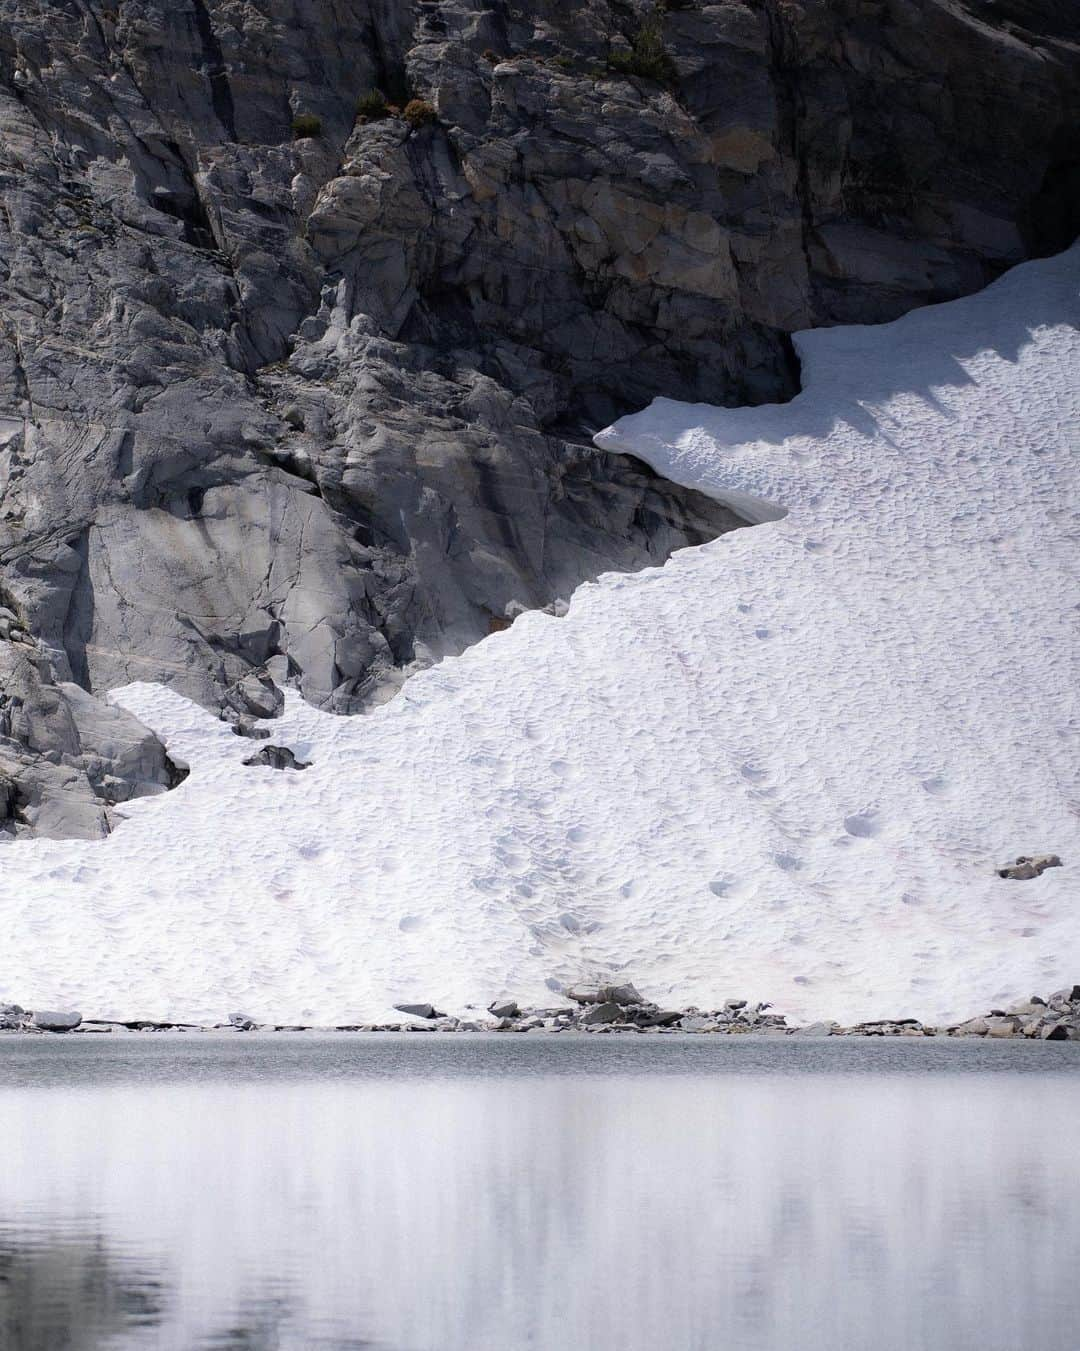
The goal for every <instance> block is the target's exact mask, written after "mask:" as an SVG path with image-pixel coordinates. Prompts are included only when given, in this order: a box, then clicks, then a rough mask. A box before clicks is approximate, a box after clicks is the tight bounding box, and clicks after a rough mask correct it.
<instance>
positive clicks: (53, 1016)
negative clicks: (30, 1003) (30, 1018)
mask: <svg viewBox="0 0 1080 1351" xmlns="http://www.w3.org/2000/svg"><path fill="white" fill-rule="evenodd" d="M81 1022H82V1014H81V1013H58V1012H55V1011H54V1010H52V1009H39V1010H35V1012H34V1026H35V1027H39V1028H40V1029H41V1030H42V1031H43V1032H71V1031H73V1030H74V1029H75V1028H76V1027H78V1026H79V1024H80V1023H81Z"/></svg>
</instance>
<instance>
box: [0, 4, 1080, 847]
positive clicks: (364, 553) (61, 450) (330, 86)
mask: <svg viewBox="0 0 1080 1351" xmlns="http://www.w3.org/2000/svg"><path fill="white" fill-rule="evenodd" d="M643 34H651V40H652V41H653V48H654V49H655V47H656V43H659V44H660V49H661V53H662V59H659V60H658V59H656V57H655V50H654V51H653V57H652V59H651V61H650V59H649V52H648V50H647V49H646V45H645V44H644V43H643ZM1078 36H1080V22H1078V20H1077V17H1076V15H1075V13H1074V12H1073V11H1072V8H1071V7H1070V6H1068V5H1063V4H1061V3H1057V0H997V2H996V3H994V4H993V5H988V4H986V3H983V0H822V2H821V3H805V4H798V3H794V0H745V2H743V0H728V2H727V3H723V4H705V3H698V2H697V0H679V2H678V3H674V0H673V2H672V3H670V4H669V5H668V7H667V11H666V12H665V13H664V14H659V13H658V12H657V11H655V10H654V7H653V4H652V0H626V2H625V3H614V2H609V0H583V3H581V4H578V5H575V6H567V5H564V4H559V3H556V0H529V2H526V0H521V3H516V4H515V3H510V2H509V0H395V2H394V3H391V0H333V2H332V3H327V4H324V5H309V4H296V3H294V0H169V2H168V3H164V0H0V202H2V207H3V209H2V210H0V494H2V502H0V578H2V582H3V586H4V588H5V591H4V593H3V595H2V599H3V602H4V604H5V605H6V606H7V607H8V608H9V609H10V610H11V611H12V613H13V614H14V616H15V619H16V626H17V627H18V628H20V630H21V631H24V632H26V633H28V634H30V635H32V639H33V642H34V644H35V649H36V651H37V653H38V656H39V658H40V660H39V661H38V664H37V665H36V666H35V667H34V670H35V672H36V675H35V676H33V677H32V681H36V682H37V686H36V687H35V688H39V689H40V690H47V691H48V698H49V699H51V700H54V701H57V706H58V707H59V706H63V705H65V704H70V703H71V702H72V699H73V697H74V698H75V702H76V703H78V697H75V696H73V695H72V693H71V691H73V690H75V689H77V690H79V691H81V692H82V695H83V698H82V704H81V705H80V707H81V708H82V709H83V714H81V715H78V716H89V715H87V714H85V710H86V708H88V707H89V703H88V701H87V699H86V697H85V696H91V698H90V700H89V702H91V703H92V702H96V701H97V696H99V695H100V694H101V693H102V692H103V691H105V690H107V689H108V688H110V687H112V686H115V685H117V684H120V683H124V682H126V681H129V680H133V679H153V680H166V681H168V682H170V683H171V684H173V685H175V686H176V687H177V688H179V689H180V690H182V691H183V692H185V693H187V694H189V695H191V696H193V697H195V698H197V699H200V700H202V701H203V702H206V703H209V704H212V705H220V706H222V707H224V708H226V709H227V710H228V711H229V715H230V716H234V717H235V716H237V713H238V708H242V707H246V705H245V704H244V702H243V700H242V701H241V705H240V706H238V704H237V701H236V699H235V698H232V697H231V695H230V694H229V693H228V692H229V691H235V690H236V688H237V687H238V683H239V682H243V681H244V680H245V679H250V678H251V676H252V674H253V673H255V676H256V678H258V674H259V673H261V672H264V671H265V669H266V665H267V663H268V662H272V661H275V660H277V661H278V662H279V663H280V661H281V660H282V659H284V660H285V662H286V664H287V667H288V669H289V671H290V673H291V675H292V677H293V678H294V679H295V680H296V682H297V684H298V685H299V687H300V689H301V690H302V691H303V693H304V694H305V696H306V697H308V698H310V699H312V700H313V701H315V702H317V703H319V704H321V705H324V706H326V707H329V708H333V709H337V710H340V711H345V712H353V711H358V710H360V709H362V708H364V707H365V706H367V705H369V704H371V703H372V702H377V701H379V700H381V699H383V698H386V697H388V696H389V695H391V694H392V693H393V692H394V691H395V690H396V689H397V688H398V687H399V686H400V684H401V682H402V681H403V680H404V679H405V678H406V676H407V675H408V673H409V672H410V671H411V670H414V669H416V668H417V667H418V666H421V665H424V664H427V663H429V662H431V661H433V660H437V659H438V658H440V657H441V656H443V655H445V654H447V653H451V652H456V651H460V650H461V649H462V648H463V647H464V646H466V645H467V644H468V643H470V642H473V641H475V640H476V639H478V638H480V637H482V636H483V635H484V634H485V633H487V632H489V631H490V630H491V629H492V628H493V627H499V626H501V625H502V624H503V623H505V622H506V618H505V617H506V614H507V607H508V606H509V607H511V613H512V612H513V611H514V609H520V608H521V607H522V606H524V607H533V606H543V605H545V604H547V603H549V602H551V601H552V600H553V599H554V598H557V597H565V596H566V595H568V594H569V592H570V591H571V590H572V589H573V588H574V587H575V586H576V585H577V584H579V583H580V582H581V581H582V580H585V579H586V578H589V577H592V576H595V575H596V574H597V573H598V572H600V571H602V570H605V569H611V568H615V569H632V568H637V567H640V566H643V565H644V564H647V563H650V562H657V561H660V560H661V559H663V558H664V557H666V556H667V554H668V553H670V551H671V550H672V549H673V548H677V547H680V546H683V545H686V544H694V543H698V542H701V541H702V540H704V539H706V538H709V537H710V536H713V535H715V534H717V533H719V532H720V531H722V530H724V529H727V528H730V527H732V526H734V525H736V524H737V523H738V522H737V521H736V520H735V518H733V517H732V516H731V515H730V513H727V512H725V511H724V510H722V509H721V508H719V507H717V506H716V505H715V504H713V503H711V502H708V501H706V500H705V499H703V498H701V497H700V496H698V495H695V494H693V493H688V492H684V491H680V490H677V489H675V488H673V487H672V486H671V485H668V484H664V483H662V482H660V481H658V480H657V479H656V477H655V476H654V475H652V474H651V473H650V472H648V471H647V470H645V469H644V467H643V466H641V465H639V464H637V463H634V462H631V461H628V460H620V459H618V458H617V457H612V456H606V455H601V454H600V453H598V452H597V451H596V450H594V449H593V448H592V446H591V445H590V444H589V440H588V433H589V432H590V431H592V430H594V429H595V428H596V427H598V426H599V425H602V424H603V423H604V422H606V421H607V420H609V419H610V418H611V417H612V416H614V415H615V414H617V413H618V412H620V411H622V410H625V409H627V408H629V407H632V406H636V405H640V404H641V403H643V402H645V401H647V400H648V399H649V398H651V397H653V396H654V395H656V394H667V395H670V396H673V397H678V398H693V399H703V400H709V401H712V402H731V401H742V400H747V399H749V400H762V399H774V398H783V397H785V396H787V395H789V394H790V393H791V392H792V391H793V390H794V388H795V386H796V380H797V377H796V372H795V371H794V369H793V363H792V359H791V355H790V351H791V349H790V344H789V342H788V340H787V334H788V333H790V332H791V331H792V330H794V329H797V328H802V327H806V326H809V325H813V324H821V323H833V322H850V321H853V320H857V321H878V320H883V319H887V318H891V317H893V316H895V315H896V314H898V313H900V312H901V311H903V310H905V309H907V308H910V307H911V306H913V305H917V304H921V303H925V302H927V301H931V300H939V299H945V298H948V297H950V296H953V295H956V294H959V293H961V292H964V291H970V290H972V289H975V288H976V287H978V286H980V285H982V284H984V283H985V282H986V281H988V280H990V279H991V278H992V276H993V275H995V274H996V273H997V272H998V271H1000V270H1001V269H1003V268H1004V267H1006V266H1008V265H1009V264H1011V263H1013V262H1016V261H1018V260H1019V259H1021V258H1022V257H1024V256H1026V255H1027V254H1029V253H1032V252H1049V251H1052V250H1054V249H1056V248H1058V247H1061V246H1063V245H1064V244H1066V243H1067V242H1069V240H1070V239H1071V237H1072V235H1073V233H1075V230H1076V227H1077V221H1078V205H1077V198H1078V195H1080V193H1078V179H1080V167H1078V165H1080V161H1078V157H1077V152H1076V148H1075V147H1076V144H1077V137H1076V130H1077V127H1078V126H1080V49H1078V45H1077V43H1078ZM372 90H379V91H381V93H382V94H383V95H384V96H385V98H386V100H388V101H389V103H390V104H391V105H397V106H399V107H400V106H403V105H404V104H405V102H406V100H407V99H410V98H414V99H417V100H419V101H420V104H419V106H420V109H421V114H422V115H416V116H413V117H411V119H409V120H406V119H405V118H403V117H401V116H398V115H396V114H395V113H394V111H393V109H392V108H390V109H384V108H383V107H382V106H381V104H380V102H379V100H378V98H374V97H371V96H370V93H369V91H372ZM365 95H367V97H364V96H365ZM360 99H362V102H360V103H358V100H360ZM361 108H362V110H363V111H362V112H360V111H358V109H361ZM6 642H8V640H7V639H3V640H2V641H0V647H3V646H4V644H5V643H6ZM4 660H7V658H6V657H5V658H4ZM12 661H13V662H14V663H15V664H16V665H18V663H19V662H21V661H24V658H23V657H22V656H19V657H17V658H16V657H13V658H12ZM20 669H22V668H20ZM19 678H20V679H24V680H25V679H30V677H28V676H26V675H25V673H24V675H23V676H21V677H19ZM12 679H14V677H10V678H5V688H6V689H8V690H9V691H10V689H11V688H14V687H13V686H12V685H11V684H10V683H9V682H10V680H12ZM17 697H18V698H20V699H22V705H21V707H22V709H23V710H24V713H23V719H22V722H21V723H20V722H18V720H15V719H11V720H9V722H8V723H6V724H5V727H6V729H7V730H5V731H4V732H3V740H2V742H0V770H2V771H3V773H4V775H5V776H6V777H5V779H4V780H3V784H4V785H7V786H3V787H2V793H0V796H2V795H4V794H6V800H7V801H8V802H9V803H10V804H12V805H11V806H10V808H9V817H10V819H11V820H12V821H13V822H14V823H15V824H16V825H17V826H19V827H20V828H29V827H30V826H32V825H34V824H37V825H38V826H39V828H45V826H44V821H45V817H46V816H48V814H49V812H50V811H51V810H53V809H51V808H49V807H48V806H47V800H52V799H53V798H54V797H55V794H56V793H59V792H60V791H61V789H60V787H59V785H58V782H57V779H56V776H55V775H53V774H52V772H51V770H49V771H46V770H45V769H43V767H42V766H43V759H42V757H43V755H44V754H45V752H43V751H41V750H40V749H39V748H38V746H37V744H36V739H39V733H38V732H37V731H36V730H35V729H36V715H35V716H31V714H30V713H28V712H26V710H27V709H29V708H32V707H35V706H36V705H35V702H34V700H35V699H38V698H39V697H44V696H39V695H35V696H34V699H30V700H27V699H26V698H25V697H24V696H23V695H21V694H19V695H18V696H17ZM99 706H100V705H99ZM73 716H76V715H74V714H73ZM76 720H77V717H76ZM31 723H34V724H35V725H34V726H31V725H30V724H31ZM92 740H93V738H91V741H92ZM151 740H152V739H151ZM140 744H141V745H143V751H142V752H140V754H143V755H144V757H145V763H143V764H142V765H141V767H140V768H131V764H132V761H131V758H130V756H129V757H128V760H127V761H126V762H125V763H126V764H127V765H128V766H129V768H128V770H126V771H125V772H123V773H118V772H117V770H116V768H115V767H114V766H113V765H112V762H111V761H110V762H109V767H107V769H106V771H105V777H108V778H111V779H122V780H123V782H124V783H125V784H126V785H127V788H128V789H129V790H130V792H135V791H143V790H144V789H147V788H149V789H153V788H156V787H161V786H163V785H164V783H165V782H166V781H167V780H168V779H169V776H170V774H171V773H173V771H170V770H169V769H168V766H167V761H166V757H165V755H164V750H163V748H161V747H160V745H157V746H156V749H154V748H149V749H148V747H149V743H140ZM52 749H53V750H57V748H56V747H53V748H52ZM59 754H60V755H61V757H63V756H67V757H69V760H70V761H71V763H68V761H64V762H63V768H64V771H65V775H67V777H65V778H64V783H65V784H67V785H68V789H69V790H70V791H69V792H68V795H69V796H70V795H71V794H74V796H75V797H78V798H79V799H80V801H82V802H83V803H84V805H85V806H86V811H85V812H84V811H83V809H82V807H80V808H79V810H78V811H68V810H67V809H66V808H64V807H63V806H60V807H57V808H56V809H55V813H56V814H55V817H54V820H53V825H52V826H51V827H50V829H53V830H55V831H63V830H69V831H71V832H72V833H87V832H91V833H92V832H93V831H96V830H98V829H101V828H102V821H103V820H104V818H103V817H102V816H101V815H100V812H99V809H98V807H97V806H95V805H94V804H95V803H100V802H101V801H102V800H103V799H101V798H100V797H99V795H98V792H97V790H96V787H95V781H94V780H93V778H92V774H93V773H94V772H96V771H93V770H91V768H89V767H88V766H82V765H78V764H76V763H75V762H76V761H78V759H79V756H80V755H84V754H85V752H84V751H83V750H80V751H78V752H76V751H73V750H71V749H70V747H68V746H66V745H65V747H64V748H62V749H59ZM95 754H96V752H95ZM99 758H100V757H99ZM48 763H50V764H51V763H52V762H48ZM53 768H56V766H55V765H53ZM68 771H70V774H69V775H68V773H67V772H68ZM35 776H36V777H35ZM140 776H142V777H140ZM28 783H29V784H36V785H39V787H34V788H33V791H34V792H35V793H39V801H40V803H41V806H40V808H39V815H38V816H37V817H36V818H34V819H31V817H30V816H29V815H28V814H27V812H26V809H25V807H24V806H20V805H18V804H19V803H21V802H23V801H24V800H25V799H26V798H27V793H28V791H29V789H28V788H27V784H28ZM106 796H109V797H113V798H114V799H115V800H120V798H119V797H116V794H115V792H114V791H113V789H112V788H110V790H109V792H108V794H107V795H106ZM95 812H97V813H98V814H97V815H94V813H95ZM91 818H92V819H91Z"/></svg>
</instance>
